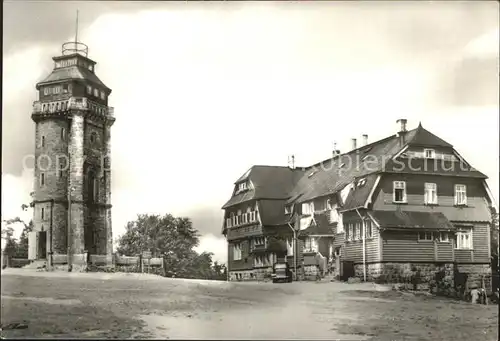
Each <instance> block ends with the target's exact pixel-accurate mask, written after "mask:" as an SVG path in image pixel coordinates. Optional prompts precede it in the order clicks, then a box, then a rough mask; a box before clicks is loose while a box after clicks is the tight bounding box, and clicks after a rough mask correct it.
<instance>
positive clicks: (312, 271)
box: [301, 265, 319, 281]
mask: <svg viewBox="0 0 500 341" xmlns="http://www.w3.org/2000/svg"><path fill="white" fill-rule="evenodd" d="M318 275H319V269H318V267H317V266H316V265H304V267H303V268H302V276H301V279H303V280H305V281H315V280H317V279H318Z"/></svg>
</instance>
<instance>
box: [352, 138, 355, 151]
mask: <svg viewBox="0 0 500 341" xmlns="http://www.w3.org/2000/svg"><path fill="white" fill-rule="evenodd" d="M351 142H352V150H354V149H356V139H351Z"/></svg>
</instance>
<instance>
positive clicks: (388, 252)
mask: <svg viewBox="0 0 500 341" xmlns="http://www.w3.org/2000/svg"><path fill="white" fill-rule="evenodd" d="M381 235H382V238H383V240H382V258H383V260H384V262H434V261H435V256H434V242H433V241H430V240H429V241H427V240H425V241H419V240H418V234H417V233H416V232H415V231H383V232H382V234H381Z"/></svg>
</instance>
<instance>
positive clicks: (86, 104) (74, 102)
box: [33, 97, 114, 117]
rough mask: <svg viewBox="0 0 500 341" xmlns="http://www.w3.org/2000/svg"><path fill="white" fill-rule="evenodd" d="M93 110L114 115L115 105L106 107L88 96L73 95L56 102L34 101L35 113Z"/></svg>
mask: <svg viewBox="0 0 500 341" xmlns="http://www.w3.org/2000/svg"><path fill="white" fill-rule="evenodd" d="M72 109H73V110H93V111H97V112H101V113H102V114H104V115H107V116H111V117H114V108H113V107H104V106H100V105H97V104H94V103H93V102H91V101H89V100H88V99H87V98H86V97H71V98H69V99H67V100H61V101H54V102H40V101H35V102H33V113H35V114H36V113H53V112H60V111H66V110H72Z"/></svg>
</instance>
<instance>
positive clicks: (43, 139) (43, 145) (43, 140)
mask: <svg viewBox="0 0 500 341" xmlns="http://www.w3.org/2000/svg"><path fill="white" fill-rule="evenodd" d="M42 147H45V136H42Z"/></svg>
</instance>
